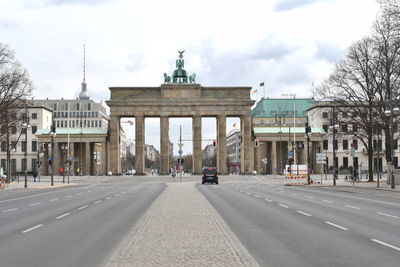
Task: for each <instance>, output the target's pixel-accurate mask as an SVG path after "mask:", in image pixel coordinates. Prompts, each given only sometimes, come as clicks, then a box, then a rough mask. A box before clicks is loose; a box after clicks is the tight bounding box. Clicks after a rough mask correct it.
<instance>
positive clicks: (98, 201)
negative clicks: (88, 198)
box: [93, 200, 101, 204]
mask: <svg viewBox="0 0 400 267" xmlns="http://www.w3.org/2000/svg"><path fill="white" fill-rule="evenodd" d="M100 202H101V200H97V201H95V202H93V204H97V203H100Z"/></svg>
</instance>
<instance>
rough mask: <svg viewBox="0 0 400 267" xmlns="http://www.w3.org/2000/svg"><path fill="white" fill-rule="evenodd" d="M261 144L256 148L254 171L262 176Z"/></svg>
mask: <svg viewBox="0 0 400 267" xmlns="http://www.w3.org/2000/svg"><path fill="white" fill-rule="evenodd" d="M260 146H261V144H259V145H258V146H257V147H255V148H254V158H255V159H254V169H255V170H256V172H257V174H261V147H260Z"/></svg>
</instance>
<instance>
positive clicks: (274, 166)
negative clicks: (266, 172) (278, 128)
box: [270, 141, 278, 174]
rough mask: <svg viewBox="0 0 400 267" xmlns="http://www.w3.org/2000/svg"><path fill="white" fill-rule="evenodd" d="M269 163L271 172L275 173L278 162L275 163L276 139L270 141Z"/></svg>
mask: <svg viewBox="0 0 400 267" xmlns="http://www.w3.org/2000/svg"><path fill="white" fill-rule="evenodd" d="M270 160H271V163H272V165H271V166H272V173H273V174H276V173H277V172H278V164H277V162H278V161H277V160H278V158H277V153H276V141H272V148H271V159H270Z"/></svg>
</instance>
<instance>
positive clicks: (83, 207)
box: [78, 205, 88, 210]
mask: <svg viewBox="0 0 400 267" xmlns="http://www.w3.org/2000/svg"><path fill="white" fill-rule="evenodd" d="M87 207H88V205H85V206H82V207H80V208H78V210H83V209H86V208H87Z"/></svg>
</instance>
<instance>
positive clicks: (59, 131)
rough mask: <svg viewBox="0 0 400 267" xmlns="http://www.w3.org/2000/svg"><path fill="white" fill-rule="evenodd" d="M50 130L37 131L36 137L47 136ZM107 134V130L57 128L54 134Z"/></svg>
mask: <svg viewBox="0 0 400 267" xmlns="http://www.w3.org/2000/svg"><path fill="white" fill-rule="evenodd" d="M49 132H50V129H38V130H37V132H36V133H35V134H36V135H47V134H49ZM81 133H82V134H107V129H100V128H82V129H81V128H57V129H56V134H72V135H76V134H81Z"/></svg>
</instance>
